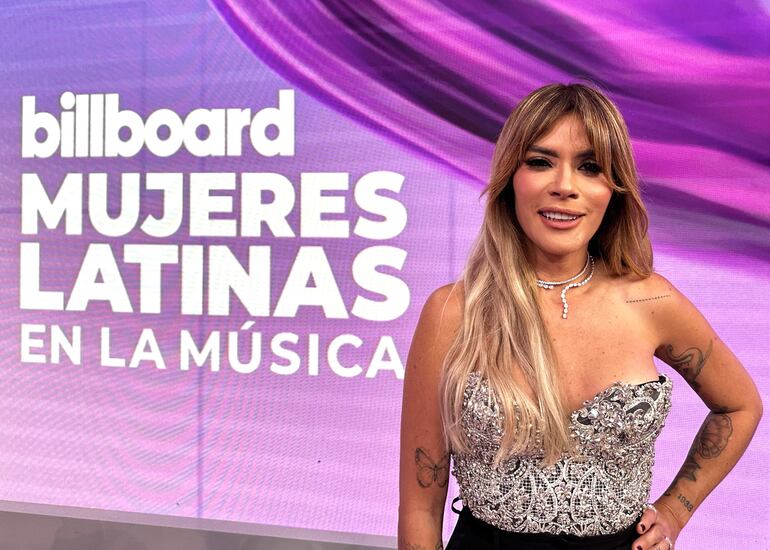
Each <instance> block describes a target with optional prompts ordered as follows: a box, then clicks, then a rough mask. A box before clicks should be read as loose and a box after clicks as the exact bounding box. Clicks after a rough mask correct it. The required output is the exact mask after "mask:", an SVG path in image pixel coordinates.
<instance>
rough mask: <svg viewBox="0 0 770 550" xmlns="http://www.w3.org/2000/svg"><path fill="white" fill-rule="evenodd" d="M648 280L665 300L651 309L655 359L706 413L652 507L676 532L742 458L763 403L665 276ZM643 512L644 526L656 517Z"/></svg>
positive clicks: (734, 360)
mask: <svg viewBox="0 0 770 550" xmlns="http://www.w3.org/2000/svg"><path fill="white" fill-rule="evenodd" d="M650 279H651V281H650V284H651V287H654V288H651V292H653V293H654V294H655V295H656V296H666V295H668V296H667V297H666V298H665V299H660V300H656V305H655V306H654V309H651V315H652V317H653V318H654V325H655V328H656V332H657V333H658V337H659V342H660V345H659V346H658V348H657V349H656V350H655V356H656V357H658V358H659V359H661V360H662V361H664V362H666V363H667V364H669V365H671V367H672V368H673V369H674V370H676V371H677V372H678V373H679V374H680V375H681V376H682V377H683V378H684V379H685V380H686V381H687V383H688V384H689V385H690V387H691V388H692V389H693V390H695V392H696V393H697V394H698V396H699V397H700V398H701V399H702V400H703V402H704V403H705V404H706V406H707V407H708V408H709V409H710V411H711V412H709V413H708V414H707V415H706V418H705V420H703V421H702V424H701V427H700V430H699V431H698V433H697V435H696V436H695V439H694V440H693V443H692V446H691V447H690V451H689V453H688V454H687V457H686V458H685V461H684V464H683V465H682V467H681V469H680V470H679V473H678V474H677V475H676V477H675V478H674V480H673V481H672V482H671V484H670V485H669V487H668V489H667V490H666V492H665V493H663V495H662V496H661V497H660V498H659V499H658V500H657V501H656V502H655V505H656V506H657V508H658V514H665V515H667V516H669V517H670V518H672V519H675V521H676V524H677V525H676V528H677V529H676V532H677V533H678V531H679V530H680V529H681V528H682V527H684V526H685V525H686V524H687V522H688V521H689V520H690V518H691V517H692V514H693V513H694V512H695V510H697V509H698V507H699V506H700V505H701V503H702V502H703V501H704V500H705V498H706V497H707V496H708V495H709V493H711V491H712V490H713V489H714V487H716V486H717V485H718V484H719V482H721V481H722V480H723V479H724V478H725V476H726V475H727V474H728V473H729V472H730V470H732V468H733V466H735V464H736V463H737V462H738V460H739V459H740V457H741V455H743V452H744V451H745V450H746V447H748V445H749V442H750V441H751V438H752V437H753V435H754V432H755V430H756V428H757V425H758V424H759V420H760V418H761V417H762V400H761V398H760V396H759V392H758V391H757V388H756V386H755V385H754V382H753V381H752V379H751V377H750V376H749V373H748V372H747V371H746V369H745V368H744V367H743V365H742V364H741V363H740V361H739V360H738V358H737V357H736V356H735V355H734V354H733V352H732V351H730V349H729V348H728V347H727V345H725V343H724V342H723V341H722V340H721V339H720V338H719V336H718V335H717V334H716V333H715V331H714V329H713V328H712V327H711V325H710V324H709V323H708V321H706V319H705V318H704V317H703V315H702V314H701V313H700V311H698V309H697V308H696V307H695V306H694V305H693V304H692V303H691V302H690V301H689V300H688V299H687V298H686V297H685V296H684V295H683V294H682V293H681V292H679V291H678V290H677V289H676V288H675V287H674V285H672V284H671V283H670V282H669V281H668V280H667V279H666V278H665V277H662V276H660V275H658V274H653V275H652V277H651V278H650ZM698 421H699V422H700V418H699V419H698ZM648 513H649V514H652V516H653V517H652V518H651V519H648V520H647V521H648V527H649V522H651V521H654V520H655V519H656V518H655V517H654V516H655V514H654V512H652V511H649V512H648ZM645 515H647V513H645ZM644 519H645V518H644V517H643V518H642V521H641V522H640V523H644ZM651 538H654V535H652V536H651ZM635 544H636V543H635ZM634 548H636V546H634ZM642 548H646V546H642Z"/></svg>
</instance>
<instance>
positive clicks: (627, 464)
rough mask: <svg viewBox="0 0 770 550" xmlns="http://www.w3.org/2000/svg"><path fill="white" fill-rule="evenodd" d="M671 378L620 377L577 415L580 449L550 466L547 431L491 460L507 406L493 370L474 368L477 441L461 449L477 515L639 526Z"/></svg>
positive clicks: (469, 499)
mask: <svg viewBox="0 0 770 550" xmlns="http://www.w3.org/2000/svg"><path fill="white" fill-rule="evenodd" d="M672 387H673V384H672V381H671V379H670V378H668V377H667V376H666V375H663V374H661V375H660V376H659V377H658V379H657V380H653V381H650V382H645V383H642V384H629V383H625V382H616V383H614V384H612V385H610V386H609V387H608V388H606V389H605V390H603V391H601V392H600V393H598V394H597V395H596V396H594V397H593V398H592V399H590V400H588V401H586V402H584V403H583V407H582V408H580V409H578V410H576V411H573V412H572V413H571V415H570V425H569V429H570V434H571V436H572V438H573V439H574V440H575V443H576V445H575V451H574V453H573V454H567V453H566V452H565V453H563V454H562V456H561V457H560V459H559V460H558V461H557V462H556V464H554V465H553V466H550V467H547V468H541V467H540V464H539V461H540V459H541V458H542V456H543V452H542V439H541V437H542V436H540V434H536V437H535V438H534V440H533V443H532V444H531V445H530V448H529V449H528V450H527V452H526V453H524V454H522V455H520V456H516V457H512V458H510V459H508V460H507V461H505V462H504V463H503V464H501V465H500V466H499V467H498V468H494V467H493V466H492V461H493V458H494V455H495V452H496V451H497V449H498V448H499V445H500V440H501V438H502V429H501V426H502V422H503V417H502V413H501V411H500V410H499V408H498V406H497V402H496V399H495V397H494V395H492V392H491V391H490V388H489V386H488V385H487V383H486V380H485V379H482V378H481V377H479V376H478V374H477V373H472V374H471V375H470V376H469V378H468V384H467V386H466V388H465V393H464V399H463V417H462V425H463V430H464V432H465V435H466V436H467V438H468V441H469V442H470V445H471V451H470V452H469V453H467V454H458V453H452V462H453V466H452V473H453V474H454V476H455V478H456V479H457V483H458V485H459V488H460V497H461V498H462V500H463V503H464V505H465V506H468V507H469V508H470V510H471V512H472V513H473V515H474V516H475V517H477V518H479V519H481V520H483V521H485V522H487V523H489V524H492V525H495V526H497V527H499V528H500V529H504V530H507V531H516V532H527V533H554V534H574V535H581V536H592V535H602V534H609V533H615V532H617V531H620V530H623V529H625V528H627V527H628V526H630V525H631V524H632V523H633V522H634V521H635V520H636V519H637V518H638V516H639V514H641V512H642V510H643V508H644V504H645V503H646V502H647V500H648V498H649V495H650V486H651V482H652V467H653V464H654V459H655V448H654V444H655V440H656V439H657V437H658V435H659V434H660V432H661V430H662V429H663V426H664V424H665V419H666V417H667V416H668V412H669V410H670V408H671V391H672Z"/></svg>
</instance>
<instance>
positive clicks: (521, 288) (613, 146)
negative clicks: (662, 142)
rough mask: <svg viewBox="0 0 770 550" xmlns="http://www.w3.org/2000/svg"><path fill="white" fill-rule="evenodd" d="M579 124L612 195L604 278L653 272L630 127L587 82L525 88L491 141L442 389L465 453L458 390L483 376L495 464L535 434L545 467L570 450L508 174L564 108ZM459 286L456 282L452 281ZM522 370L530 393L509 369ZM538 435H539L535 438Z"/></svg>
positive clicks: (605, 224)
mask: <svg viewBox="0 0 770 550" xmlns="http://www.w3.org/2000/svg"><path fill="white" fill-rule="evenodd" d="M570 113H571V114H574V115H576V116H577V117H578V119H579V120H581V121H582V122H583V124H584V125H585V130H586V133H587V136H588V139H589V141H590V142H591V145H592V146H593V148H594V151H595V154H596V159H597V162H598V163H599V165H600V166H601V169H602V172H603V173H604V175H605V177H606V181H607V182H608V185H609V186H610V187H611V188H612V190H613V193H612V196H611V198H610V202H609V205H608V207H607V210H606V212H605V215H604V218H603V219H602V222H601V224H600V226H599V228H598V229H597V231H596V233H595V234H594V235H593V236H592V237H591V239H590V241H589V243H588V251H589V253H591V255H593V256H594V257H597V258H601V259H603V260H604V262H605V264H606V268H607V271H608V273H609V274H610V276H613V277H614V276H620V275H623V274H627V273H630V272H633V273H634V274H636V275H637V276H639V277H648V276H649V275H650V273H651V272H652V247H651V245H650V241H649V238H648V236H647V228H648V224H649V219H648V216H647V211H646V209H645V207H644V204H643V202H642V197H641V194H640V188H639V181H638V176H637V170H636V165H635V162H634V158H633V154H632V151H631V143H630V140H629V137H628V129H627V128H626V124H625V122H624V120H623V117H622V116H621V114H620V112H619V111H618V109H617V107H616V106H615V105H614V104H613V103H612V101H610V100H609V99H608V98H607V97H606V96H605V95H604V94H603V93H602V92H601V91H599V90H598V89H595V88H593V87H591V86H588V85H584V84H578V83H573V84H549V85H547V86H544V87H542V88H539V89H537V90H535V91H533V92H531V93H530V94H529V95H527V96H526V97H525V98H524V99H522V100H521V102H520V103H519V104H518V105H517V106H516V108H515V109H514V110H513V112H512V113H511V114H510V116H509V117H508V119H507V120H506V121H505V124H504V125H503V128H502V130H501V131H500V134H499V136H498V139H497V143H496V145H495V150H494V155H493V158H492V169H491V175H490V178H489V183H488V185H487V186H486V187H485V188H484V190H483V191H482V192H481V195H480V196H479V198H481V197H483V196H484V195H486V197H487V200H486V206H485V211H484V219H483V222H482V225H481V229H480V231H479V235H478V237H477V238H476V240H475V241H474V243H473V246H472V247H471V251H470V253H469V256H468V260H467V263H466V265H465V268H464V271H463V273H462V275H461V277H460V279H459V280H458V282H459V281H462V283H463V290H464V300H463V301H464V305H463V319H462V324H461V326H460V327H459V329H458V331H457V334H456V336H455V340H454V342H453V343H452V345H451V346H450V349H449V351H448V353H447V354H446V357H445V359H444V365H443V370H442V377H441V384H440V395H441V414H442V419H443V424H444V434H445V438H446V443H447V445H448V447H449V448H450V449H452V450H453V452H456V453H463V452H467V451H468V450H469V444H468V441H467V437H466V436H465V433H464V431H463V426H462V422H461V418H462V410H463V409H462V406H463V394H464V392H465V389H466V384H467V381H468V376H469V375H470V374H471V373H472V372H476V373H478V374H479V375H480V376H481V377H483V378H486V379H487V381H488V383H489V386H490V389H491V390H492V395H493V396H494V398H495V401H496V404H497V406H498V407H499V410H500V412H501V413H502V416H503V426H502V428H503V434H502V438H501V442H500V448H499V450H498V451H497V454H496V455H495V460H494V462H495V465H499V464H500V462H501V461H503V460H505V459H507V458H510V457H511V456H513V455H519V454H527V453H528V452H531V449H532V447H531V444H532V442H533V441H534V440H537V441H540V442H541V444H542V448H540V447H537V448H538V449H540V450H539V451H538V452H542V461H543V463H544V464H553V463H555V462H556V461H557V460H558V459H559V457H560V456H561V455H562V453H563V452H565V451H569V450H571V449H574V446H573V442H572V439H571V437H570V432H569V427H568V426H569V415H570V411H568V410H565V404H564V402H565V400H564V394H563V392H562V388H561V387H560V384H559V376H558V367H559V366H558V364H557V360H556V354H555V351H554V349H553V347H552V346H551V340H550V338H549V336H548V331H547V328H546V326H545V323H544V321H543V318H542V316H541V314H540V310H539V308H538V302H537V294H536V293H537V286H536V280H537V275H536V273H535V271H534V269H533V267H532V266H531V265H530V263H529V261H528V259H527V257H526V256H525V242H526V239H527V237H526V235H525V233H524V231H523V230H522V228H521V225H520V224H519V222H518V219H517V217H516V213H515V197H514V193H513V174H514V173H515V172H516V170H517V169H518V167H519V166H520V165H521V163H522V162H523V160H524V155H525V152H526V151H527V149H528V148H529V146H530V145H532V144H533V143H534V142H535V141H537V140H538V139H539V138H540V137H541V136H543V135H545V134H546V133H547V132H548V131H549V130H550V129H551V128H552V127H553V126H554V124H555V123H556V121H557V120H559V119H560V118H561V117H562V116H564V115H566V114H570ZM456 284H457V283H456ZM513 369H519V371H520V372H521V374H523V379H524V380H526V383H527V384H528V386H529V389H530V390H531V392H530V393H531V394H533V395H534V396H535V398H534V399H533V398H532V397H530V396H529V395H528V393H527V392H526V391H525V389H524V388H522V387H521V384H520V383H517V382H516V381H515V379H514V377H513V375H512V373H513ZM538 432H539V433H540V434H541V435H540V436H538V435H537V434H538Z"/></svg>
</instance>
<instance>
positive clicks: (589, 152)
mask: <svg viewBox="0 0 770 550" xmlns="http://www.w3.org/2000/svg"><path fill="white" fill-rule="evenodd" d="M527 151H534V152H535V153H542V154H543V155H547V156H549V157H554V158H559V153H557V152H556V151H553V150H551V149H547V148H545V147H540V146H538V145H530V146H529V149H527ZM593 156H594V150H593V149H586V150H585V151H580V152H578V154H577V155H575V158H579V159H582V158H586V157H593Z"/></svg>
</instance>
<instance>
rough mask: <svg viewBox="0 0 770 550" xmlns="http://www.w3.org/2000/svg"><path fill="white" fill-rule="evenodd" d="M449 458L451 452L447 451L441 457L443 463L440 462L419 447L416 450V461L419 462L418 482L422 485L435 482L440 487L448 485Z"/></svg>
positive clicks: (425, 485) (429, 484)
mask: <svg viewBox="0 0 770 550" xmlns="http://www.w3.org/2000/svg"><path fill="white" fill-rule="evenodd" d="M448 459H449V453H446V454H445V455H444V456H443V457H441V460H440V463H441V464H439V463H437V462H435V461H434V460H433V459H432V458H431V457H430V455H429V454H428V453H426V452H425V451H424V450H423V449H421V448H419V447H418V448H417V449H416V450H415V452H414V461H415V463H416V464H417V483H419V484H420V487H430V486H431V485H433V484H434V483H436V484H437V485H438V486H439V487H446V485H447V483H448V482H449V461H448Z"/></svg>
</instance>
